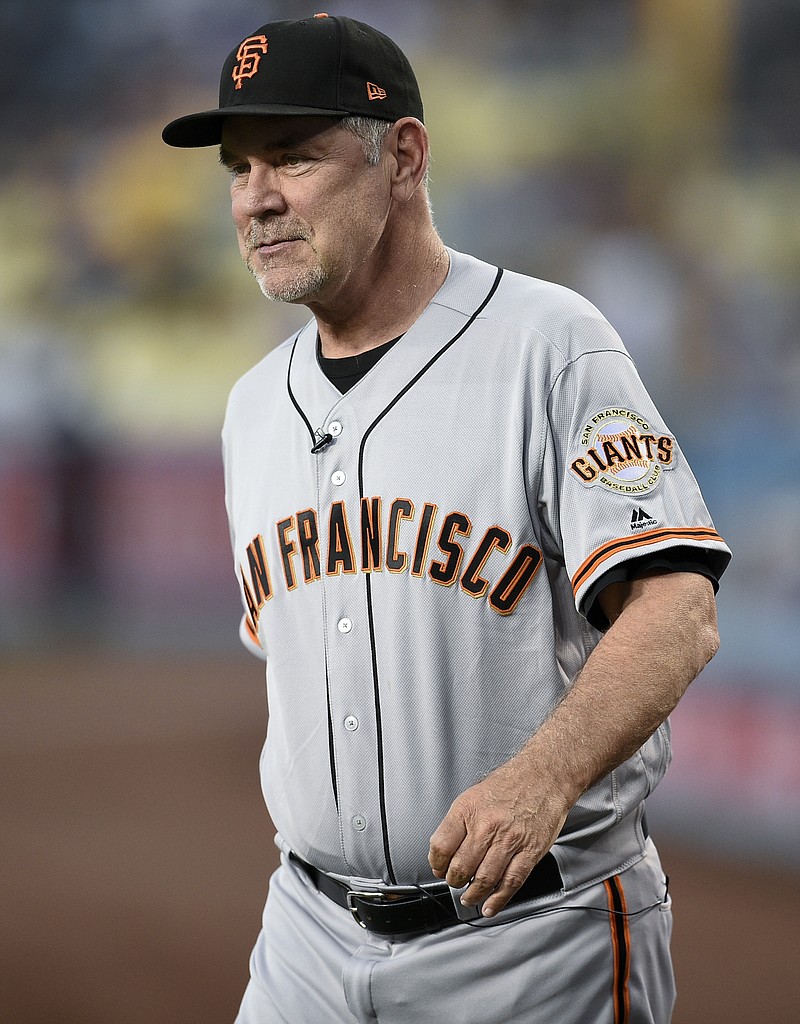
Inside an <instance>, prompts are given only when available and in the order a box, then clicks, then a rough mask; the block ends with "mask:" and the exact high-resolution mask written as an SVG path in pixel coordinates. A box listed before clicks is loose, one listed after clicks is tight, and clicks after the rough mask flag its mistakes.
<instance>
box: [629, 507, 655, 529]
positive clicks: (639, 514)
mask: <svg viewBox="0 0 800 1024" xmlns="http://www.w3.org/2000/svg"><path fill="white" fill-rule="evenodd" d="M653 526H658V520H657V519H654V518H653V517H652V516H651V515H650V513H649V512H645V510H644V509H643V508H642V507H641V505H640V506H639V508H635V509H634V510H633V512H632V513H631V529H632V530H649V529H651V528H652V527H653Z"/></svg>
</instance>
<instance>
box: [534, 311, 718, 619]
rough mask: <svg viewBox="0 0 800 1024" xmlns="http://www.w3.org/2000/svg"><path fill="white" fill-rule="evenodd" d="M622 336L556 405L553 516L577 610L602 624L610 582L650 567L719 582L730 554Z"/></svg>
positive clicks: (568, 373)
mask: <svg viewBox="0 0 800 1024" xmlns="http://www.w3.org/2000/svg"><path fill="white" fill-rule="evenodd" d="M608 332H609V337H610V338H612V339H614V340H615V343H614V344H613V345H609V348H608V349H603V350H594V351H590V352H584V353H581V354H579V355H578V356H576V357H575V358H573V359H571V360H569V361H568V362H567V363H566V365H565V366H564V367H563V369H562V370H561V372H560V373H559V374H558V376H557V378H556V380H555V383H554V385H553V387H552V390H551V393H550V396H549V401H548V437H547V446H548V450H547V451H546V454H545V467H544V475H543V479H545V480H546V481H547V486H545V493H546V495H547V497H546V498H545V503H546V504H547V505H548V506H549V507H548V509H547V519H548V523H549V526H550V530H551V531H552V534H553V536H554V537H555V538H556V543H557V545H558V547H559V548H560V550H561V553H562V557H563V559H564V564H565V567H566V570H567V573H568V576H569V578H570V581H571V584H572V590H573V594H574V599H575V604H576V607H577V608H578V610H579V611H580V612H581V613H582V614H583V615H584V616H586V618H587V619H588V620H589V621H590V622H591V623H592V625H595V626H596V627H597V628H601V629H602V628H605V626H607V622H606V621H605V619H604V616H603V614H602V612H601V611H600V610H599V606H598V605H597V601H596V599H597V597H598V595H599V594H600V592H601V591H602V590H603V589H604V587H605V586H607V585H608V584H609V583H611V582H615V581H620V580H626V579H633V578H636V575H637V574H639V573H641V572H643V571H646V569H648V568H652V567H656V568H666V569H672V570H677V571H691V572H701V573H702V574H704V575H706V576H708V577H709V578H710V579H712V581H713V582H714V584H715V587H716V584H717V582H718V580H719V578H720V576H721V575H722V573H723V572H724V571H725V568H726V567H727V565H728V562H729V561H730V557H731V553H730V550H729V549H728V547H727V545H726V544H725V542H724V540H723V539H722V538H721V537H720V536H719V534H718V533H717V531H716V529H715V527H714V523H713V521H712V519H711V516H710V515H709V512H708V509H707V508H706V505H705V502H704V501H703V497H702V495H701V493H700V489H699V487H698V485H697V481H696V480H695V478H694V475H693V473H692V471H691V469H690V467H689V465H688V464H687V462H686V459H685V457H684V455H683V452H682V451H681V449H680V446H679V444H678V442H677V440H676V438H675V436H674V435H673V434H672V433H671V432H670V431H669V429H668V428H667V426H666V424H665V423H664V421H663V420H662V418H661V416H660V414H659V412H658V410H657V409H656V408H655V405H654V404H653V401H652V399H651V398H650V396H649V394H648V393H647V390H646V389H645V387H644V384H643V383H642V381H641V379H640V378H639V375H638V373H637V372H636V368H635V367H634V365H633V362H632V361H631V359H630V356H629V355H628V354H627V353H626V352H625V350H624V349H623V348H622V347H621V344H620V343H619V339H618V338H616V335H615V334H614V332H613V330H612V329H611V328H610V327H608Z"/></svg>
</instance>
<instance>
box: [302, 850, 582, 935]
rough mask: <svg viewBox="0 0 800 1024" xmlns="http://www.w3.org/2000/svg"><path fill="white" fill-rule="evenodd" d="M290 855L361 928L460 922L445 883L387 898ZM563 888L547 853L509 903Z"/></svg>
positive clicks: (389, 931)
mask: <svg viewBox="0 0 800 1024" xmlns="http://www.w3.org/2000/svg"><path fill="white" fill-rule="evenodd" d="M289 858H290V859H291V860H292V861H293V862H294V863H295V864H297V866H298V867H299V868H301V869H302V870H303V871H304V872H305V873H306V875H307V876H308V877H309V878H310V879H311V881H312V882H313V883H314V886H315V887H316V888H317V889H318V890H319V891H320V892H321V893H322V894H323V895H324V896H327V897H328V899H330V900H332V901H333V902H334V903H336V904H337V905H338V906H340V907H343V908H344V909H345V910H349V911H350V913H351V914H352V915H353V917H354V918H355V920H356V921H357V922H358V924H359V925H360V926H361V927H362V928H368V929H369V930H370V931H371V932H375V933H376V934H378V935H403V934H408V933H410V932H423V931H428V932H432V931H438V930H439V929H441V928H446V927H448V926H449V925H453V924H458V921H459V919H458V916H457V915H456V911H455V907H454V906H453V900H452V897H451V895H450V889H449V888H448V887H447V885H445V884H443V885H442V886H441V887H439V886H437V887H435V888H430V887H428V886H425V887H420V888H422V890H423V891H422V892H420V889H417V888H416V887H414V886H401V887H398V888H405V889H407V890H408V892H407V893H403V894H402V895H400V896H399V898H395V899H388V898H387V894H386V893H383V892H379V891H378V890H377V889H369V890H367V889H352V888H350V887H349V886H347V885H346V884H345V883H344V882H340V881H339V880H338V879H336V878H332V877H331V876H330V875H326V874H325V872H324V871H320V870H319V868H315V867H314V866H313V865H312V864H307V863H306V862H305V861H304V860H302V859H301V858H300V857H298V856H297V854H295V853H290V854H289ZM563 888H564V883H563V882H562V879H561V872H560V871H559V870H558V864H557V863H556V859H555V857H554V856H553V855H552V853H546V854H545V855H544V857H542V859H541V860H540V861H539V863H538V864H537V865H536V867H534V869H533V871H531V873H530V875H528V877H527V879H526V880H525V882H524V883H523V885H522V886H521V888H520V889H518V890H517V892H516V893H515V894H514V895H513V896H512V897H511V899H510V900H509V906H512V905H514V904H517V903H524V902H525V901H526V900H533V899H536V898H537V897H539V896H550V895H552V894H553V893H557V892H560V891H561V890H562V889H563ZM423 892H424V895H423Z"/></svg>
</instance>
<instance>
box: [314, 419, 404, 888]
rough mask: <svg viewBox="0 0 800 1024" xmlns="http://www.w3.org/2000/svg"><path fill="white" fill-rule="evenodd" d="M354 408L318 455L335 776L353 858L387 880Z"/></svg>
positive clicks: (337, 422) (333, 427)
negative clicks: (324, 518)
mask: <svg viewBox="0 0 800 1024" xmlns="http://www.w3.org/2000/svg"><path fill="white" fill-rule="evenodd" d="M349 404H350V403H348V402H347V401H342V402H340V403H338V404H337V405H336V406H335V409H334V410H333V412H332V413H331V416H330V417H329V418H328V420H327V422H326V423H325V424H323V425H322V429H323V430H325V431H326V432H328V433H330V434H331V436H332V437H333V443H331V444H329V445H328V446H327V447H326V448H325V449H324V450H323V451H321V452H319V453H318V454H317V455H316V458H317V459H318V465H317V470H318V473H317V479H318V514H319V515H320V516H321V517H322V516H325V515H329V522H328V523H327V524H326V525H327V536H328V544H327V551H326V552H325V555H324V557H325V558H326V566H325V569H326V571H324V572H323V573H322V578H321V583H322V600H323V619H324V623H325V634H326V635H325V650H326V662H327V664H326V685H327V689H328V694H327V699H328V713H329V716H330V720H329V723H328V724H329V736H330V742H331V770H332V772H333V776H334V777H333V784H334V789H335V792H336V798H337V808H338V812H339V830H340V837H341V842H342V847H343V852H344V855H345V859H346V861H347V862H348V863H351V864H358V865H360V866H362V865H369V866H370V872H371V873H374V874H375V876H383V875H386V874H387V871H388V873H389V875H391V867H390V866H389V865H387V864H386V863H385V861H386V857H385V849H384V847H385V842H384V835H385V823H384V821H383V814H382V809H383V808H382V805H383V793H382V759H383V752H382V750H381V747H380V729H381V725H380V721H379V712H378V708H377V707H376V695H375V688H374V686H373V666H372V653H371V651H372V644H371V612H370V609H369V607H368V599H367V585H368V584H367V582H366V581H367V577H366V574H365V573H363V572H362V571H361V554H362V553H361V524H360V516H358V513H359V512H360V507H361V495H360V490H359V475H358V458H359V446H360V442H361V437H360V433H359V430H358V426H357V422H356V417H355V415H354V414H353V412H352V410H351V409H349V408H348V406H349ZM328 510H330V513H328ZM354 513H355V514H356V515H357V516H358V517H357V518H353V516H354ZM362 870H363V868H362Z"/></svg>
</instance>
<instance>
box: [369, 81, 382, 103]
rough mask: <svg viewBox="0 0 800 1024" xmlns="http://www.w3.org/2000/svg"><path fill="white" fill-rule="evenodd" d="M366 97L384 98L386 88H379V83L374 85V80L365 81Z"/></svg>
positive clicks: (373, 98)
mask: <svg viewBox="0 0 800 1024" xmlns="http://www.w3.org/2000/svg"><path fill="white" fill-rule="evenodd" d="M367 98H368V99H370V100H385V99H386V90H385V89H381V87H380V86H379V85H375V83H374V82H367Z"/></svg>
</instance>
